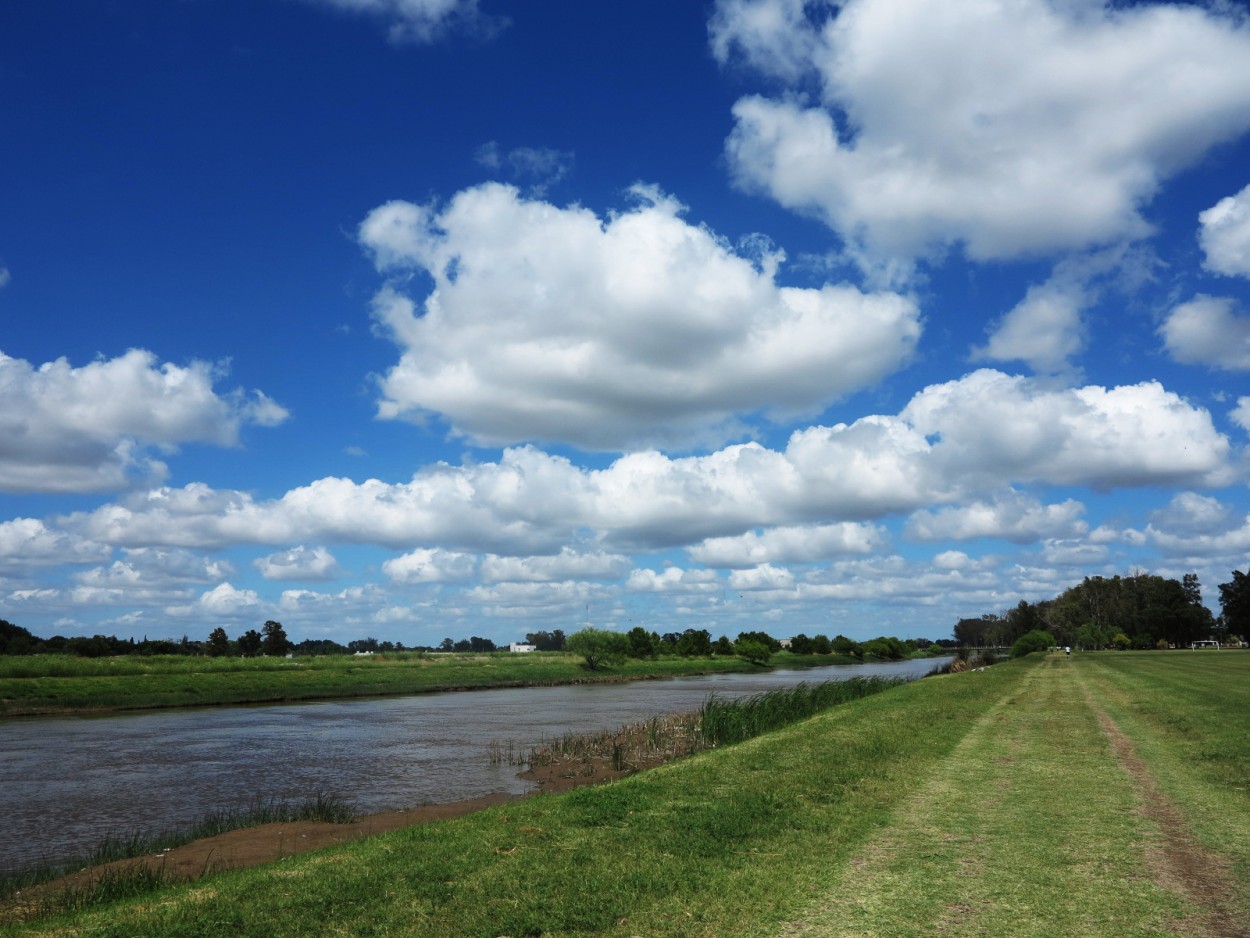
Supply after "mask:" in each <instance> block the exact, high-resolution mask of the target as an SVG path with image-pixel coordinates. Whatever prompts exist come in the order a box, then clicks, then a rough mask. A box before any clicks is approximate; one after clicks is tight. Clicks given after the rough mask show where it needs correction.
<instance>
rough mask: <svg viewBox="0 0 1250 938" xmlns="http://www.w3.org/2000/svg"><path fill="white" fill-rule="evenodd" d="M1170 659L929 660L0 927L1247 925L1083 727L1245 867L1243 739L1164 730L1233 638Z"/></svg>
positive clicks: (697, 929) (337, 930) (642, 929)
mask: <svg viewBox="0 0 1250 938" xmlns="http://www.w3.org/2000/svg"><path fill="white" fill-rule="evenodd" d="M1210 657H1211V658H1212V660H1213V659H1214V655H1212V656H1210ZM1228 657H1229V658H1230V659H1232V658H1233V657H1234V656H1232V655H1229V656H1228ZM1174 661H1175V662H1176V663H1177V667H1178V669H1179V670H1186V669H1189V668H1192V667H1193V665H1191V664H1190V663H1189V662H1185V661H1183V655H1182V653H1173V654H1172V655H1171V656H1159V660H1158V661H1156V659H1155V658H1153V657H1151V656H1138V655H1122V656H1118V657H1117V656H1112V655H1107V656H1088V657H1086V656H1081V657H1079V658H1074V659H1071V660H1068V659H1065V658H1063V657H1062V656H1052V657H1047V658H1038V657H1037V656H1031V657H1030V658H1029V659H1025V660H1022V661H1017V662H1011V663H1008V664H1003V665H998V666H996V667H993V668H990V669H988V670H986V671H984V672H971V673H964V674H956V675H949V676H945V677H940V678H931V679H927V680H924V681H919V682H915V683H911V684H907V685H903V686H900V687H896V688H893V689H891V690H889V691H887V692H885V693H881V694H877V695H876V696H872V697H868V698H865V699H861V700H857V701H854V702H851V703H847V704H844V705H841V706H839V707H836V708H834V709H832V710H829V711H826V712H824V713H822V714H819V715H817V716H815V717H813V718H811V719H808V720H805V721H803V722H801V723H798V724H795V725H792V726H789V727H786V728H784V729H780V730H777V731H775V732H772V733H769V734H767V735H765V736H762V737H758V738H755V739H752V740H749V741H746V742H743V743H740V744H737V745H733V746H727V747H724V748H720V749H716V750H713V751H711V752H707V753H704V754H702V755H699V756H695V757H692V758H690V759H687V760H684V761H681V762H676V763H671V764H669V765H667V766H665V767H663V768H660V769H656V770H653V771H651V772H647V773H642V774H639V775H635V776H632V777H630V778H627V779H624V780H622V781H619V782H614V783H611V784H608V785H603V786H596V787H591V788H584V789H579V790H577V791H574V792H570V793H569V794H566V795H561V796H538V797H535V798H532V799H529V800H526V801H523V802H517V803H514V804H510V805H507V806H503V807H499V808H494V809H491V810H488V811H485V812H482V813H480V814H477V815H473V816H470V817H466V818H461V819H459V820H456V821H451V822H444V823H439V824H433V825H429V826H424V827H414V828H408V829H405V830H402V831H397V832H394V833H391V834H386V835H382V836H379V837H375V838H372V839H369V840H365V841H360V842H357V843H354V844H351V845H346V846H343V847H337V848H333V849H330V850H326V851H322V852H320V853H316V854H309V855H306V856H303V857H294V858H290V859H287V860H283V861H280V862H278V863H274V864H271V865H269V866H267V867H261V868H257V869H254V870H248V871H241V872H236V873H222V874H214V875H210V876H208V877H206V878H204V879H201V880H199V881H197V882H195V883H192V884H189V885H184V886H170V887H164V888H162V889H159V890H157V891H155V892H152V893H150V894H148V895H146V896H141V897H137V898H130V899H124V900H119V901H116V902H112V903H110V904H108V905H102V906H99V907H96V908H92V909H87V910H82V911H79V912H77V913H74V914H72V915H63V916H60V917H57V918H49V919H44V920H38V921H30V922H26V923H24V924H21V925H15V926H9V927H8V928H7V930H5V929H0V935H5V936H7V935H16V934H30V935H66V934H73V935H83V936H101V935H109V936H218V935H220V936H227V935H228V936H235V935H257V936H262V935H263V936H265V938H284V936H308V935H414V936H415V935H430V936H459V935H465V936H475V935H481V936H499V935H509V936H513V938H518V936H522V935H540V934H541V935H548V936H559V935H613V936H628V935H660V936H696V935H705V936H762V935H787V936H797V935H821V936H824V935H839V936H842V935H845V936H851V935H854V936H911V935H915V936H920V935H924V936H930V935H939V936H940V935H977V936H990V938H993V936H1056V938H1058V936H1064V938H1070V936H1082V938H1124V936H1147V935H1150V936H1154V935H1176V936H1182V935H1183V936H1194V935H1216V936H1221V938H1222V936H1228V935H1245V934H1250V931H1247V930H1238V929H1245V926H1246V924H1247V923H1248V922H1250V917H1248V916H1247V910H1248V909H1250V905H1248V904H1247V901H1246V896H1245V893H1244V891H1236V890H1234V891H1232V892H1228V891H1225V892H1223V893H1222V894H1220V895H1217V896H1216V897H1215V898H1214V899H1212V898H1211V897H1208V896H1204V895H1202V894H1194V893H1192V892H1187V891H1186V890H1185V889H1183V888H1181V886H1180V885H1178V884H1177V882H1175V881H1173V880H1170V879H1168V877H1166V876H1163V875H1161V871H1160V868H1159V867H1160V861H1159V857H1160V856H1161V855H1162V854H1161V853H1160V851H1159V850H1158V849H1156V848H1158V847H1159V846H1160V840H1161V839H1162V838H1163V837H1164V833H1165V832H1163V831H1161V829H1160V828H1159V826H1158V825H1157V824H1156V823H1155V821H1154V820H1153V819H1152V816H1151V815H1150V814H1148V813H1147V812H1144V811H1143V810H1142V808H1143V797H1142V793H1141V787H1140V784H1141V783H1140V778H1136V777H1135V776H1134V774H1133V772H1131V771H1129V770H1127V769H1126V767H1125V763H1124V749H1123V747H1122V746H1121V748H1120V749H1117V748H1116V747H1115V746H1113V745H1112V742H1111V737H1110V736H1109V735H1108V730H1107V725H1108V723H1107V721H1108V719H1109V720H1111V721H1115V722H1117V723H1119V724H1120V725H1122V728H1123V730H1124V733H1125V734H1126V735H1127V736H1128V737H1130V738H1131V739H1132V740H1133V743H1134V744H1135V746H1136V751H1137V752H1138V753H1139V754H1140V755H1141V756H1142V762H1143V764H1144V766H1145V768H1146V769H1148V770H1150V771H1152V772H1157V774H1158V776H1159V778H1160V787H1161V788H1163V789H1165V790H1166V791H1168V792H1170V793H1171V794H1172V796H1173V799H1174V801H1175V802H1176V804H1178V805H1179V806H1180V813H1181V814H1182V815H1183V817H1184V819H1185V820H1186V821H1189V822H1191V823H1192V824H1193V827H1194V830H1196V831H1198V832H1199V833H1198V836H1200V837H1202V838H1203V839H1205V840H1208V841H1209V852H1210V853H1211V854H1212V855H1213V856H1216V857H1218V858H1219V859H1220V860H1221V862H1223V863H1224V865H1225V868H1226V870H1227V871H1228V872H1229V873H1230V874H1232V875H1240V876H1242V879H1243V881H1244V873H1245V872H1246V864H1247V857H1248V856H1250V853H1248V852H1247V850H1246V849H1245V835H1246V830H1247V828H1248V827H1250V805H1248V804H1247V799H1246V795H1245V792H1244V790H1243V791H1240V792H1238V791H1236V790H1235V789H1236V787H1237V786H1236V785H1229V784H1228V781H1229V780H1230V779H1232V780H1237V779H1240V780H1241V781H1240V784H1241V785H1243V786H1244V784H1245V781H1244V780H1245V779H1246V778H1247V777H1250V772H1248V771H1247V770H1248V769H1250V763H1248V762H1247V758H1246V752H1245V747H1246V745H1247V744H1246V742H1245V740H1242V741H1240V742H1239V743H1238V744H1237V745H1235V746H1233V747H1232V749H1231V750H1230V751H1229V752H1228V754H1227V755H1222V756H1221V758H1218V759H1216V758H1206V759H1203V760H1195V759H1194V758H1193V757H1192V755H1193V754H1192V753H1191V752H1189V751H1188V750H1186V749H1184V748H1182V747H1181V746H1180V744H1179V742H1178V741H1177V739H1176V738H1175V737H1176V736H1177V735H1178V734H1180V735H1183V736H1185V737H1186V738H1187V740H1188V741H1187V742H1186V745H1193V746H1195V747H1197V748H1196V749H1195V750H1193V752H1197V753H1201V752H1203V751H1205V748H1204V747H1207V746H1210V745H1212V744H1213V743H1217V742H1218V740H1219V738H1220V737H1219V734H1222V733H1225V732H1226V731H1225V729H1224V728H1223V727H1225V726H1232V727H1234V728H1236V727H1239V726H1242V725H1244V722H1243V721H1242V715H1243V714H1244V708H1243V709H1229V707H1228V705H1227V703H1226V702H1222V701H1221V697H1220V692H1219V689H1220V687H1222V686H1224V685H1226V684H1228V683H1231V682H1234V681H1235V682H1239V683H1240V684H1241V685H1242V687H1243V688H1244V686H1245V685H1246V683H1247V682H1246V678H1247V677H1250V656H1241V657H1240V659H1239V660H1238V661H1231V660H1230V661H1229V662H1223V661H1221V663H1220V665H1219V666H1218V667H1219V670H1217V671H1216V672H1214V673H1210V672H1208V673H1203V672H1202V671H1201V670H1198V671H1194V672H1190V674H1191V676H1190V677H1188V678H1185V679H1181V678H1175V679H1173V676H1172V674H1173V672H1170V671H1169V670H1168V668H1169V665H1171V664H1172V663H1173V662H1174ZM1213 667H1214V666H1213ZM1225 669H1227V670H1225ZM1156 689H1157V693H1156ZM1238 693H1239V694H1240V693H1244V690H1243V691H1238ZM1144 696H1148V697H1149V701H1148V702H1143V697H1144ZM1227 700H1233V701H1239V700H1240V697H1238V696H1237V695H1236V694H1234V695H1232V696H1231V697H1230V698H1227ZM1156 705H1158V706H1157V708H1156ZM1161 713H1167V714H1182V715H1186V716H1187V719H1188V720H1191V721H1192V722H1191V723H1186V725H1185V726H1184V727H1182V728H1180V729H1177V728H1175V727H1172V726H1169V725H1167V723H1166V721H1162V720H1161V718H1160V717H1159V714H1161ZM1225 763H1227V765H1226V764H1225ZM1208 809H1218V811H1219V812H1220V813H1221V814H1222V815H1223V817H1222V818H1220V819H1219V820H1218V821H1217V820H1215V819H1211V818H1208V819H1206V820H1205V821H1204V820H1203V818H1201V817H1199V816H1197V815H1200V814H1201V813H1202V812H1203V811H1206V810H1208ZM1204 824H1205V825H1210V826H1209V827H1204V826H1203V825H1204ZM1170 833H1171V834H1173V835H1174V834H1175V833H1176V832H1175V830H1174V829H1173V830H1171V832H1170ZM1216 885H1217V886H1218V885H1219V884H1216ZM1225 885H1226V884H1225ZM1216 892H1217V893H1218V892H1219V890H1216ZM1211 903H1216V904H1217V905H1219V906H1220V908H1219V909H1214V911H1222V913H1224V917H1223V918H1218V917H1215V916H1214V915H1213V914H1212V912H1213V908H1214V907H1213V906H1212V905H1211Z"/></svg>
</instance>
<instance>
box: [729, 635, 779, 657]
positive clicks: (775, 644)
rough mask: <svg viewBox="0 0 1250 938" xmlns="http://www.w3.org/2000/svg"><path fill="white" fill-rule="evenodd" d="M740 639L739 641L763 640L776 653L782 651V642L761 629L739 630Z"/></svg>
mask: <svg viewBox="0 0 1250 938" xmlns="http://www.w3.org/2000/svg"><path fill="white" fill-rule="evenodd" d="M738 641H739V642H763V643H764V644H765V645H767V646H768V650H769V651H770V652H772V653H773V654H776V653H777V652H779V651H781V642H779V641H777V639H775V638H773V637H772V636H771V635H769V634H768V633H767V632H760V631H755V632H739V633H738ZM735 644H737V642H735Z"/></svg>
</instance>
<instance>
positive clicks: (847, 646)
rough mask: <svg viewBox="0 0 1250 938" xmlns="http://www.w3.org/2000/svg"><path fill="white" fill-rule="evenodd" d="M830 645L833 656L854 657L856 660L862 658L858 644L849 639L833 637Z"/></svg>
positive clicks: (861, 649) (861, 651)
mask: <svg viewBox="0 0 1250 938" xmlns="http://www.w3.org/2000/svg"><path fill="white" fill-rule="evenodd" d="M830 644H832V646H833V652H834V654H837V655H854V656H855V657H856V658H862V657H864V649H863V648H861V647H860V645H859V642H857V641H854V640H853V639H849V638H847V637H846V636H845V635H835V636H834V638H833V641H832V642H831V643H830Z"/></svg>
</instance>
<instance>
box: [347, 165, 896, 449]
mask: <svg viewBox="0 0 1250 938" xmlns="http://www.w3.org/2000/svg"><path fill="white" fill-rule="evenodd" d="M635 194H636V195H637V197H638V200H637V203H636V204H635V205H634V207H633V208H631V209H630V210H629V211H626V212H623V213H620V214H616V215H612V216H611V217H609V218H607V219H600V218H599V217H597V216H596V215H595V214H594V213H593V212H590V211H589V210H587V209H583V208H577V207H571V208H558V207H556V206H554V205H551V204H548V203H546V202H541V201H533V200H526V199H523V198H521V197H520V196H519V195H518V193H517V191H516V190H515V189H513V188H510V187H508V186H503V185H499V184H488V185H482V186H478V187H476V188H473V189H468V190H466V191H463V192H461V193H459V194H458V195H457V196H456V197H455V198H454V199H452V201H451V202H450V204H448V205H447V206H446V207H445V208H443V209H442V210H437V209H435V208H433V207H423V206H419V205H414V204H412V203H409V202H391V203H388V204H386V205H383V206H381V207H379V208H377V209H375V210H374V211H373V212H371V213H370V214H369V216H368V217H367V218H366V219H365V221H364V222H363V223H362V225H361V228H360V237H361V241H362V242H363V244H364V245H365V246H366V247H367V248H368V250H369V251H370V252H371V253H372V254H373V256H374V257H375V259H376V261H377V264H378V266H379V268H380V269H382V270H385V271H389V272H392V273H395V274H403V273H406V272H421V273H423V274H426V275H428V276H429V277H430V278H432V282H433V289H432V291H431V292H430V293H429V295H428V296H427V297H426V298H425V299H424V301H423V302H422V303H421V304H420V305H418V304H417V303H415V302H414V301H413V300H412V299H411V298H410V297H408V296H407V295H405V294H404V293H403V292H401V291H400V290H399V289H397V288H396V287H393V286H391V287H387V288H385V289H384V290H382V291H381V292H380V293H379V295H378V297H377V298H376V300H375V312H376V315H377V317H378V319H379V321H380V322H381V323H383V324H384V326H385V327H386V328H387V329H388V330H389V332H390V333H391V335H392V336H393V337H394V339H395V341H396V342H397V343H398V344H399V345H400V347H401V349H402V350H403V355H402V358H401V360H400V362H399V364H397V365H396V366H395V367H394V368H393V369H391V371H390V373H389V374H388V375H387V376H386V379H385V381H384V383H383V393H384V396H385V399H384V400H383V402H382V404H381V406H380V410H379V412H380V414H381V415H382V416H383V417H411V418H415V419H421V418H422V417H423V416H425V415H427V414H429V413H437V414H441V415H444V416H445V417H446V419H447V420H448V421H449V422H450V423H451V424H452V425H453V426H454V427H455V429H456V430H458V431H459V432H461V433H463V434H466V435H468V436H470V437H472V438H474V439H476V440H478V441H481V442H483V443H488V444H504V443H514V442H520V441H525V440H546V441H561V442H568V443H572V444H574V445H577V446H580V447H583V448H588V449H603V450H620V449H630V448H638V447H642V446H647V445H668V446H677V447H679V448H690V447H692V446H693V445H698V444H700V443H705V444H706V443H719V442H723V441H724V440H725V439H727V438H730V437H732V436H737V435H741V434H742V432H743V427H742V426H741V425H740V424H739V422H738V420H739V418H740V417H741V416H742V415H746V414H753V413H756V412H764V413H765V414H766V415H771V416H776V417H779V418H790V417H793V416H796V415H800V414H805V413H814V412H816V411H818V410H819V409H820V408H821V407H823V406H824V405H826V404H828V403H829V402H831V401H833V400H835V399H837V398H839V397H842V396H844V395H846V394H848V393H850V392H852V391H855V390H857V389H859V388H862V387H865V386H868V385H871V384H873V383H874V382H876V381H878V380H879V379H880V378H882V377H883V376H884V375H886V374H888V373H890V372H892V371H894V370H896V369H897V368H899V367H900V366H901V365H902V364H903V363H905V362H906V361H907V360H908V358H909V357H910V356H911V354H912V351H913V349H914V347H915V344H916V341H917V339H918V337H919V335H920V323H919V314H918V311H917V309H916V306H915V304H914V303H913V302H912V301H911V300H909V299H906V298H904V297H901V296H898V295H895V294H889V293H884V294H865V293H862V292H860V291H859V290H858V289H856V288H854V287H850V286H832V285H827V286H825V287H823V288H821V289H798V288H789V287H781V286H779V285H778V284H777V282H776V280H775V273H776V268H777V265H778V263H779V262H780V260H781V256H780V254H779V253H775V252H774V253H769V252H765V253H764V254H763V256H762V257H756V258H754V261H753V260H752V259H750V258H748V257H747V256H744V255H743V254H741V253H738V252H735V251H734V250H732V249H731V248H730V247H729V246H728V245H727V244H726V243H725V242H724V240H723V239H721V238H719V237H717V236H716V235H714V234H713V233H712V232H710V231H708V230H707V229H706V228H703V227H699V226H695V225H691V224H689V223H687V222H686V221H684V220H682V218H681V217H680V212H681V206H680V205H678V204H677V203H676V202H675V201H673V200H672V199H669V198H666V197H664V196H662V195H660V194H659V193H657V192H655V191H654V190H649V189H644V188H636V189H635Z"/></svg>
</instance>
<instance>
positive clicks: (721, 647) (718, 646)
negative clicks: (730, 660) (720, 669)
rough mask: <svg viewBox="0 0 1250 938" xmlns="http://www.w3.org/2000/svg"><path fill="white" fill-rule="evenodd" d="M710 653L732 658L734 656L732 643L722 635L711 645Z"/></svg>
mask: <svg viewBox="0 0 1250 938" xmlns="http://www.w3.org/2000/svg"><path fill="white" fill-rule="evenodd" d="M712 653H713V654H716V655H725V656H727V657H732V656H733V654H734V643H733V642H731V641H730V640H729V639H728V638H727V637H726V636H724V635H722V636H721V637H720V638H718V639H717V640H716V641H714V642H713V643H712Z"/></svg>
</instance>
